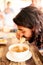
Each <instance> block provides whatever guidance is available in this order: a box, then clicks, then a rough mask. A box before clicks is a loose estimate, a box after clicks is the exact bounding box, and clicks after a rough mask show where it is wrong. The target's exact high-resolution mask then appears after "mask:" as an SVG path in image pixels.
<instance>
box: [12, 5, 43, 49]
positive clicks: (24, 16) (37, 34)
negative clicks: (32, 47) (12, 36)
mask: <svg viewBox="0 0 43 65" xmlns="http://www.w3.org/2000/svg"><path fill="white" fill-rule="evenodd" d="M13 21H14V22H15V23H16V24H17V26H18V29H19V31H18V33H17V37H18V38H20V37H25V38H26V39H27V40H28V41H29V42H30V43H32V42H35V44H36V45H37V46H38V47H39V48H40V45H41V44H42V43H43V14H42V13H41V12H40V11H39V10H37V8H35V7H32V6H29V7H25V8H23V9H22V10H21V11H20V13H19V14H18V15H17V16H16V17H15V18H14V19H13Z"/></svg>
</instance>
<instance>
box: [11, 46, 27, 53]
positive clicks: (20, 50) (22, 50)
mask: <svg viewBox="0 0 43 65" xmlns="http://www.w3.org/2000/svg"><path fill="white" fill-rule="evenodd" d="M26 50H28V48H27V47H25V46H16V47H13V48H12V49H11V51H13V52H24V51H26Z"/></svg>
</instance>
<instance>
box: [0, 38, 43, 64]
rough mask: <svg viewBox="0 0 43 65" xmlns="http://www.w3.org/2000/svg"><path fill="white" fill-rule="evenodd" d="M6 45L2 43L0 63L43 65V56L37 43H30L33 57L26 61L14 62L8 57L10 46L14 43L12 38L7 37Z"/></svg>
mask: <svg viewBox="0 0 43 65" xmlns="http://www.w3.org/2000/svg"><path fill="white" fill-rule="evenodd" d="M7 41H8V42H7V44H6V45H0V65H43V57H42V56H41V54H40V53H39V51H38V49H37V47H36V46H35V45H32V44H29V48H30V51H31V52H32V58H31V59H29V60H27V61H25V62H13V61H10V60H8V59H7V58H6V53H7V52H8V47H9V46H10V45H11V44H12V41H11V39H7Z"/></svg>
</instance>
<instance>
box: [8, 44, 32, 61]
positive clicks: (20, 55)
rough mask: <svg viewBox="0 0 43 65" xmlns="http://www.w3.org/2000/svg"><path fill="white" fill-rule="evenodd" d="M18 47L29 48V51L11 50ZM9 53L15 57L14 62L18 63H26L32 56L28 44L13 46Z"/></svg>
mask: <svg viewBox="0 0 43 65" xmlns="http://www.w3.org/2000/svg"><path fill="white" fill-rule="evenodd" d="M16 46H20V48H21V47H27V50H26V51H23V52H16V51H12V50H11V49H12V48H14V47H16ZM9 52H10V55H11V56H12V57H13V59H14V61H16V62H22V61H26V60H28V59H30V58H31V56H32V54H31V52H30V51H29V47H28V45H27V44H13V45H11V46H10V47H9Z"/></svg>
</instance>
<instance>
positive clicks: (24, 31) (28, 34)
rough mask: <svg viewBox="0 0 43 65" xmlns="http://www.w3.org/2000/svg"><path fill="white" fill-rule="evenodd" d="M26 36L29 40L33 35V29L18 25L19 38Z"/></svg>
mask: <svg viewBox="0 0 43 65" xmlns="http://www.w3.org/2000/svg"><path fill="white" fill-rule="evenodd" d="M21 37H25V38H26V39H27V40H29V39H30V38H31V37H32V30H31V29H29V28H25V27H23V26H18V32H17V38H19V39H20V38H21Z"/></svg>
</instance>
